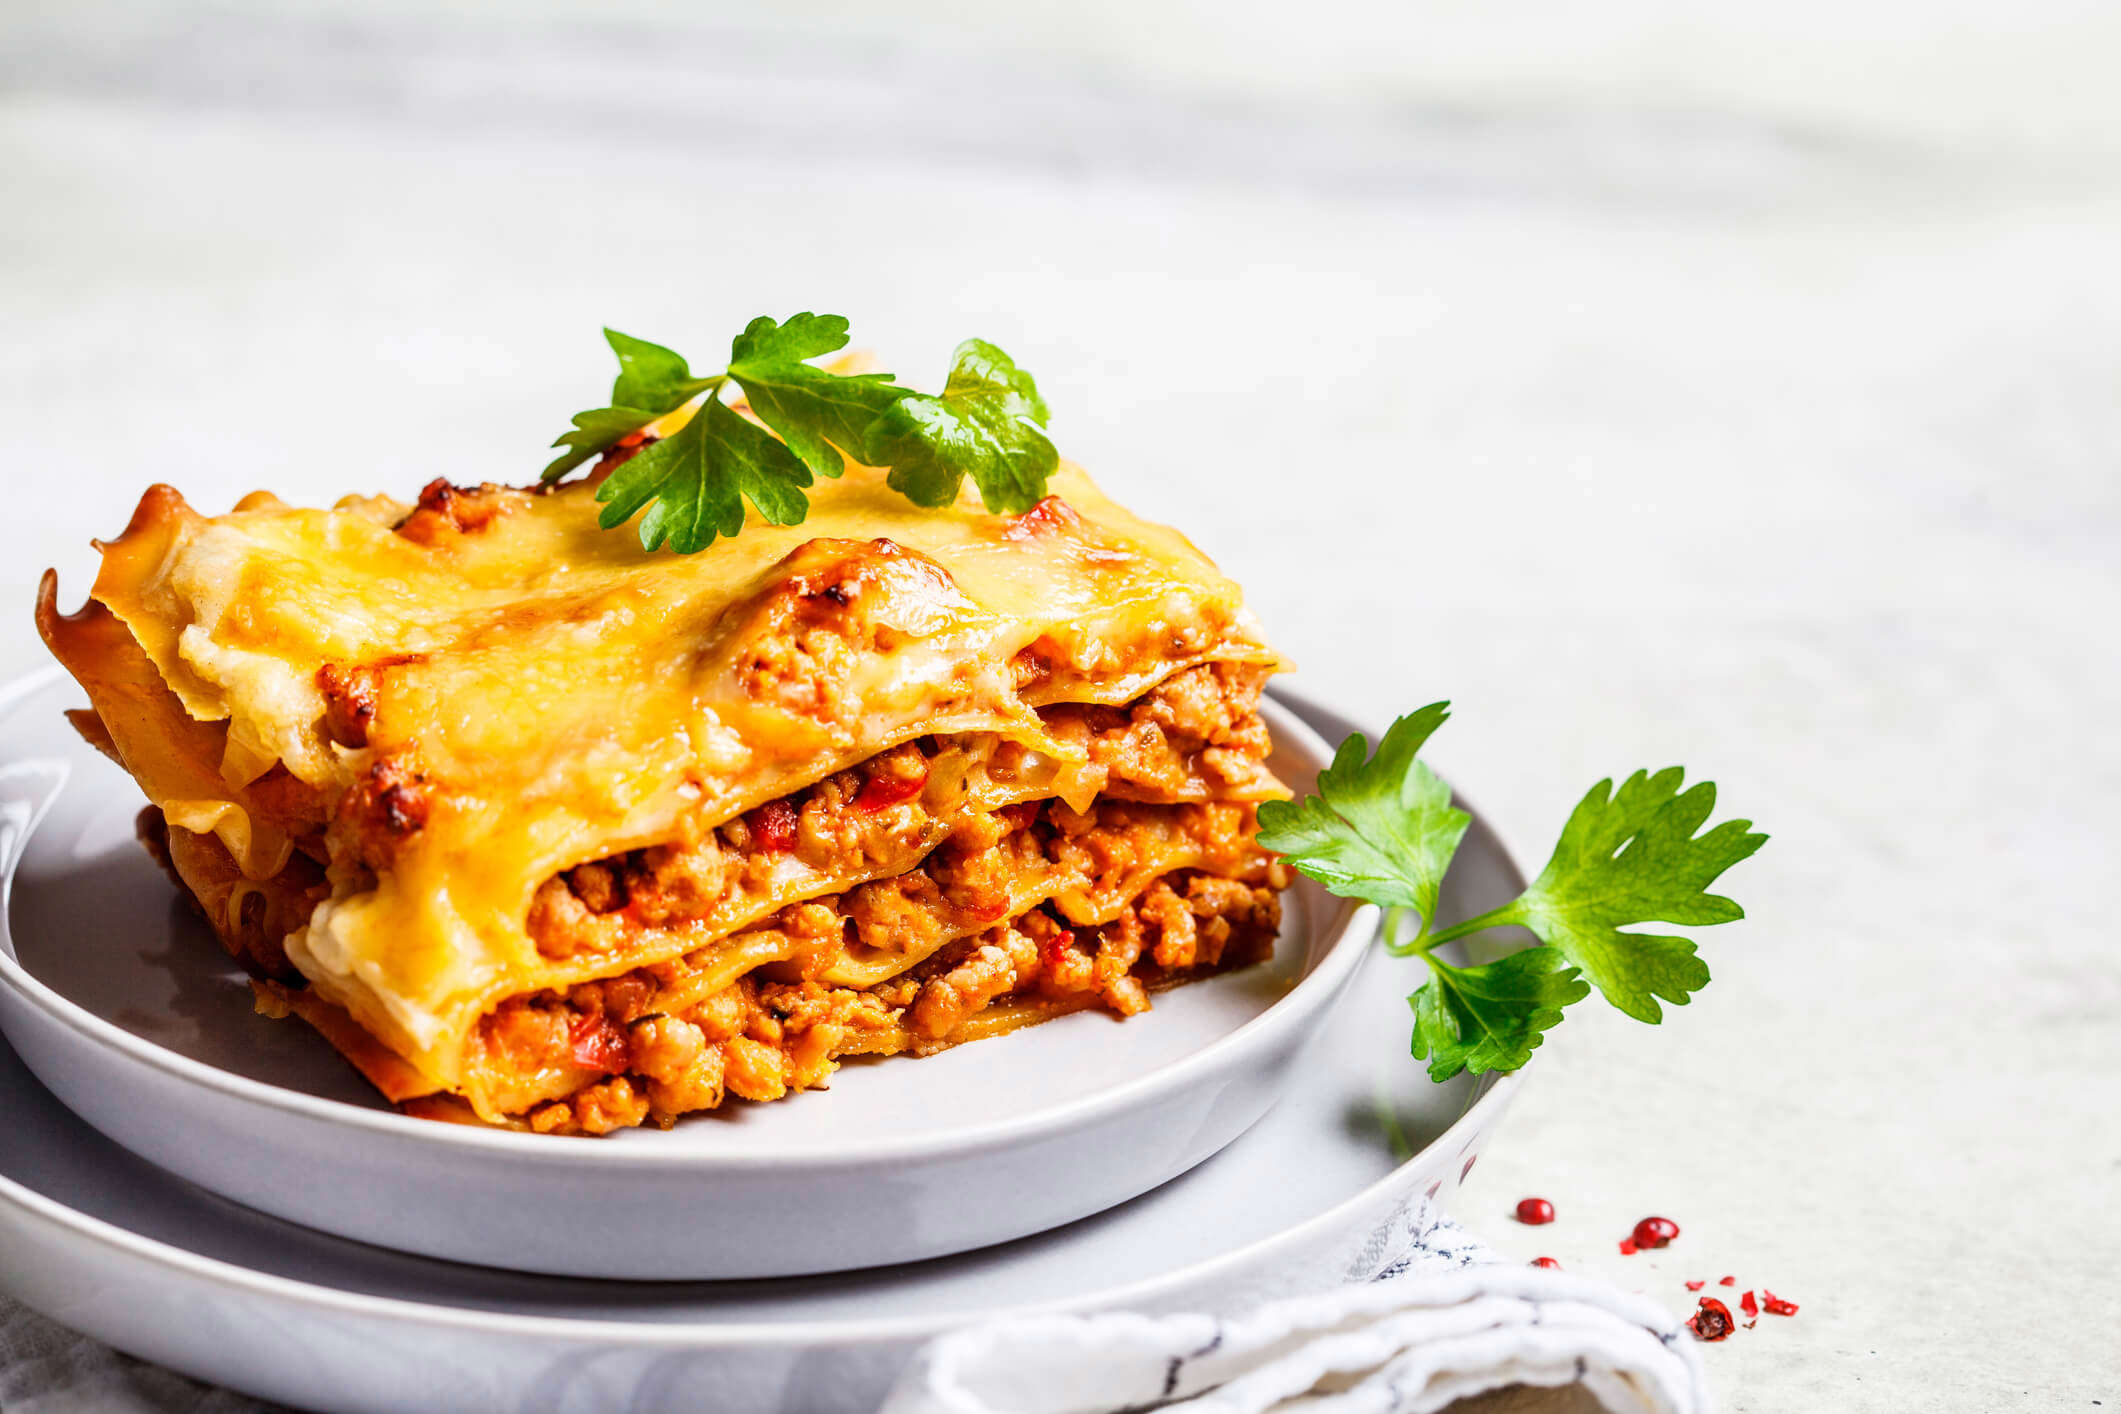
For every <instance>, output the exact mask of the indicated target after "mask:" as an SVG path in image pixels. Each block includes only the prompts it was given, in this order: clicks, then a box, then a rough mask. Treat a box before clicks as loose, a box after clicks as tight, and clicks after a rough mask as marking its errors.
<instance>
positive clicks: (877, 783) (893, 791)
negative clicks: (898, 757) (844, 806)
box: [854, 766, 928, 810]
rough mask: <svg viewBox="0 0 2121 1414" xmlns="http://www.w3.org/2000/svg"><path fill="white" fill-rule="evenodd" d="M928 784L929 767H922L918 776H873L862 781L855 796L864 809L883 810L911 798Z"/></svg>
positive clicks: (856, 802)
mask: <svg viewBox="0 0 2121 1414" xmlns="http://www.w3.org/2000/svg"><path fill="white" fill-rule="evenodd" d="M927 784H928V768H927V767H926V766H923V767H921V773H920V774H919V775H918V776H886V775H882V774H878V775H874V776H871V777H870V778H869V779H868V780H866V781H863V782H862V789H861V791H860V793H859V794H857V795H856V796H855V797H854V803H855V806H856V807H857V808H858V809H862V810H882V809H883V808H885V807H886V806H889V805H896V804H898V803H899V802H900V801H902V800H911V799H913V797H915V796H917V795H919V794H920V793H921V788H922V787H923V786H925V785H927Z"/></svg>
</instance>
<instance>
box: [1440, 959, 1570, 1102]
mask: <svg viewBox="0 0 2121 1414" xmlns="http://www.w3.org/2000/svg"><path fill="white" fill-rule="evenodd" d="M1422 957H1423V959H1424V960H1425V961H1426V962H1427V963H1428V964H1429V971H1430V973H1431V974H1432V976H1431V977H1430V979H1429V981H1427V982H1426V983H1424V984H1423V985H1422V986H1421V988H1420V989H1419V990H1417V991H1416V992H1415V993H1414V995H1413V996H1411V997H1408V998H1407V1004H1408V1005H1409V1006H1411V1007H1413V1008H1414V1048H1413V1049H1414V1059H1416V1060H1421V1059H1423V1058H1424V1057H1426V1058H1428V1061H1429V1074H1430V1076H1431V1077H1432V1078H1434V1079H1437V1080H1449V1079H1450V1078H1451V1077H1452V1076H1454V1075H1456V1074H1458V1072H1459V1071H1461V1070H1471V1071H1473V1073H1474V1074H1476V1075H1477V1074H1480V1073H1481V1072H1483V1071H1489V1070H1516V1069H1517V1068H1518V1067H1520V1066H1522V1065H1523V1064H1524V1063H1525V1062H1526V1061H1528V1060H1530V1059H1531V1058H1532V1052H1533V1051H1535V1050H1537V1049H1538V1048H1539V1042H1540V1039H1541V1036H1540V1033H1542V1032H1544V1031H1545V1030H1546V1029H1547V1028H1548V1027H1550V1026H1553V1025H1554V1024H1555V1023H1556V1022H1558V1021H1560V1020H1561V1009H1562V1008H1563V1007H1565V1006H1567V1005H1569V1004H1570V1003H1571V1002H1580V1001H1582V1000H1583V999H1584V998H1585V997H1587V996H1589V995H1590V994H1591V987H1590V984H1589V983H1587V982H1584V981H1583V980H1581V978H1580V977H1579V975H1578V973H1577V971H1576V969H1575V968H1573V967H1570V966H1568V965H1567V963H1566V962H1565V961H1564V960H1563V958H1562V956H1561V953H1560V952H1559V951H1558V950H1556V949H1554V948H1526V949H1525V950H1524V951H1522V952H1513V953H1511V954H1510V955H1509V956H1507V957H1504V958H1499V959H1497V960H1496V961H1494V962H1490V963H1485V964H1483V965H1482V966H1479V967H1454V966H1452V965H1451V964H1450V963H1448V962H1445V961H1444V960H1443V959H1442V958H1439V957H1438V956H1436V954H1434V953H1424V954H1422Z"/></svg>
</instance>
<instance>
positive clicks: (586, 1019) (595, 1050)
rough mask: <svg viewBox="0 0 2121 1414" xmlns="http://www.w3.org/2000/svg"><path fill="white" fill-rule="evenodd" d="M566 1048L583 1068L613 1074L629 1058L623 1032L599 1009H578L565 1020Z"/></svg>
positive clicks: (631, 1051) (621, 1068)
mask: <svg viewBox="0 0 2121 1414" xmlns="http://www.w3.org/2000/svg"><path fill="white" fill-rule="evenodd" d="M567 1049H568V1051H569V1052H570V1053H571V1054H572V1055H573V1056H574V1063H575V1064H576V1065H578V1066H581V1067H583V1068H584V1069H585V1070H594V1071H600V1072H602V1073H603V1074H605V1075H617V1074H618V1073H619V1072H620V1071H622V1070H624V1069H626V1067H627V1065H628V1064H629V1063H630V1062H631V1061H632V1059H633V1047H632V1046H631V1045H630V1044H629V1043H628V1042H627V1040H626V1033H625V1032H624V1031H621V1030H620V1029H619V1028H618V1027H616V1026H614V1025H613V1024H612V1023H611V1019H610V1018H609V1017H607V1016H605V1015H604V1014H603V1013H602V1012H600V1011H599V1012H582V1013H580V1014H578V1015H577V1016H575V1017H574V1018H573V1019H572V1020H570V1021H569V1022H568V1023H567Z"/></svg>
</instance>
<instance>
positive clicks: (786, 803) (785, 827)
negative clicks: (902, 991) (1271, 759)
mask: <svg viewBox="0 0 2121 1414" xmlns="http://www.w3.org/2000/svg"><path fill="white" fill-rule="evenodd" d="M1265 677H1266V672H1265V670H1264V669H1262V668H1258V667H1255V666H1252V665H1248V664H1229V663H1211V664H1202V665H1200V666H1198V667H1194V668H1190V669H1187V670H1185V671H1183V672H1180V673H1177V674H1175V675H1173V676H1172V677H1170V678H1168V679H1166V680H1165V681H1164V682H1163V683H1162V684H1160V685H1159V686H1158V687H1156V688H1155V689H1154V690H1152V691H1151V692H1149V693H1147V694H1146V695H1144V696H1143V697H1142V698H1141V699H1139V700H1138V701H1136V702H1134V703H1132V704H1131V705H1129V706H1127V707H1089V706H1082V705H1079V704H1070V705H1067V706H1061V707H1052V708H1047V709H1046V710H1045V712H1044V713H1043V714H1042V715H1043V716H1044V718H1045V720H1046V723H1047V727H1048V729H1049V730H1051V731H1052V732H1053V733H1054V735H1055V736H1056V737H1058V738H1060V739H1061V740H1063V741H1066V742H1069V743H1070V744H1072V745H1076V746H1080V747H1082V748H1083V749H1084V750H1085V751H1086V752H1087V753H1088V755H1089V757H1090V761H1091V763H1092V765H1093V767H1094V768H1095V769H1096V770H1098V771H1099V772H1100V773H1102V779H1103V784H1102V793H1103V794H1104V795H1106V796H1109V797H1112V798H1115V799H1119V800H1131V801H1142V802H1167V803H1177V802H1189V801H1210V800H1228V799H1237V800H1254V799H1260V798H1263V797H1265V796H1268V795H1272V794H1275V793H1277V791H1278V787H1277V783H1276V782H1275V780H1274V777H1273V776H1272V775H1271V773H1269V772H1268V770H1267V768H1266V764H1265V760H1266V756H1267V753H1268V751H1269V749H1270V743H1269V740H1268V737H1267V729H1266V724H1265V723H1264V722H1262V721H1261V720H1260V717H1259V713H1258V711H1257V705H1258V701H1259V692H1260V687H1261V685H1262V683H1263V682H1264V681H1265ZM943 749H944V744H943V740H942V739H940V738H935V737H924V738H922V739H920V740H919V741H916V742H908V743H905V744H904V745H901V746H897V747H894V748H892V749H891V750H889V751H886V752H883V753H881V754H879V755H877V756H874V757H871V758H870V759H869V760H867V761H864V762H862V763H861V764H860V765H858V766H855V767H853V768H851V769H849V770H845V771H840V772H837V773H835V774H834V775H832V776H829V777H827V778H826V779H825V780H823V781H820V782H819V783H818V784H816V785H814V786H811V787H809V788H808V789H806V790H803V791H799V792H797V793H796V794H794V795H791V796H787V797H784V798H782V799H780V800H774V801H769V802H767V803H766V804H764V805H761V806H759V807H758V808H757V809H755V810H752V811H749V812H747V813H746V814H744V815H742V816H739V817H738V818H736V819H734V820H731V821H728V822H727V823H725V824H723V825H720V826H718V827H716V828H714V829H712V830H708V831H705V832H703V833H702V834H701V835H700V837H699V838H697V839H694V840H690V841H680V842H675V843H671V844H664V845H657V846H654V847H652V848H648V849H640V850H634V851H631V852H629V853H627V854H623V855H618V856H614V857H613V858H610V859H603V860H597V861H594V862H592V863H588V864H582V865H577V866H576V867H575V868H573V869H570V870H568V871H566V872H565V873H563V874H560V875H557V876H555V877H554V878H553V879H550V880H548V881H547V882H546V883H545V884H544V885H543V886H542V887H541V888H540V889H539V890H538V893H537V895H536V896H535V898H534V900H533V901H532V904H531V908H530V914H529V917H528V920H527V925H528V929H529V932H530V936H531V937H532V939H533V940H535V942H536V943H537V946H538V950H539V952H540V953H542V954H543V955H544V956H546V957H551V958H567V957H574V956H578V955H581V954H584V953H606V952H615V951H620V950H622V949H624V948H626V947H627V946H628V945H629V944H630V943H632V942H633V941H634V940H635V939H637V938H638V936H639V935H640V933H641V932H642V931H643V930H659V929H671V928H676V927H680V926H682V925H684V924H687V923H693V922H704V921H706V920H710V919H713V918H715V917H716V916H717V915H719V914H723V913H725V911H732V910H737V909H738V906H739V905H740V904H741V903H742V901H743V900H745V899H750V898H758V897H761V896H763V895H765V894H767V893H769V892H770V891H771V889H772V888H773V886H774V884H775V881H776V880H777V879H778V878H779V877H781V873H782V871H783V870H784V868H785V867H786V861H787V859H788V858H789V857H791V856H792V857H793V859H795V860H796V861H799V862H800V863H801V864H803V865H805V866H807V867H808V868H809V869H810V870H812V871H814V872H815V873H816V874H818V875H822V876H828V877H834V878H847V877H858V876H859V875H861V874H863V873H865V872H873V871H874V870H875V869H876V868H877V867H880V866H884V865H886V864H888V863H889V862H891V861H893V860H894V859H896V858H903V857H904V856H905V854H906V853H907V852H908V851H909V850H911V849H915V848H918V847H919V842H920V841H921V840H922V839H923V838H924V835H925V833H926V832H928V831H929V830H930V829H931V827H932V826H934V824H935V820H934V816H933V814H932V813H931V811H930V810H929V808H928V802H926V801H925V800H924V799H923V792H924V791H925V790H926V787H927V784H928V781H929V776H930V763H931V762H933V761H935V760H936V759H937V758H938V756H939V755H940V754H941V752H942V751H943ZM1023 754H1024V753H1023V749H1022V748H1021V747H1019V746H1016V745H1015V744H1014V743H1003V744H1001V745H1000V746H999V748H998V749H997V750H996V751H995V753H994V758H993V760H994V766H995V769H996V770H997V771H1000V772H1002V773H1004V774H1006V773H1008V772H1009V771H1011V770H1012V769H1013V763H1014V762H1015V761H1017V760H1018V759H1020V758H1021V757H1022V756H1023ZM994 828H996V827H995V826H994V824H993V822H991V821H982V820H979V819H973V820H969V821H966V822H963V823H961V824H960V825H959V826H958V827H957V829H956V831H955V832H954V834H953V836H952V843H954V844H958V845H960V846H963V845H964V844H966V843H967V842H968V841H976V840H977V839H978V838H979V835H980V833H981V832H982V831H987V830H992V829H994ZM988 843H990V844H991V843H992V841H991V840H990V841H988ZM982 847H984V846H982ZM967 887H970V885H969V884H968V885H967Z"/></svg>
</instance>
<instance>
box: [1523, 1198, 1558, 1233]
mask: <svg viewBox="0 0 2121 1414" xmlns="http://www.w3.org/2000/svg"><path fill="white" fill-rule="evenodd" d="M1517 1221H1519V1222H1521V1223H1525V1224H1527V1225H1528V1226H1531V1227H1543V1226H1545V1225H1546V1224H1547V1223H1550V1222H1552V1221H1554V1205H1553V1204H1552V1203H1549V1202H1548V1201H1547V1200H1546V1199H1544V1198H1520V1199H1518V1200H1517Z"/></svg>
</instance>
